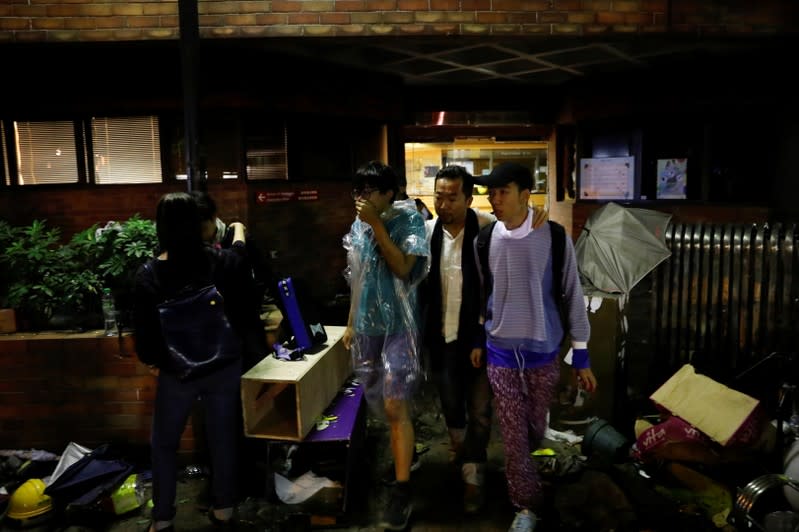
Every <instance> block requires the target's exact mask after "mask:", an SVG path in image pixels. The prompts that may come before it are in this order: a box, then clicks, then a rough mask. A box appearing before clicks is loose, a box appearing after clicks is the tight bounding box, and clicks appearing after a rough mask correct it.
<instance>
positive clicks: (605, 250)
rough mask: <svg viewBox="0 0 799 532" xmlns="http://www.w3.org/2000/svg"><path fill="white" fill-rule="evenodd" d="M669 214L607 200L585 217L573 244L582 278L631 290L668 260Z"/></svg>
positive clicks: (595, 284) (596, 284)
mask: <svg viewBox="0 0 799 532" xmlns="http://www.w3.org/2000/svg"><path fill="white" fill-rule="evenodd" d="M670 219H671V215H670V214H665V213H662V212H659V211H652V210H647V209H629V208H625V207H622V206H621V205H618V204H616V203H607V204H606V205H603V206H602V207H601V208H599V209H597V210H596V211H595V212H594V213H593V214H592V215H591V216H590V217H589V218H588V220H587V221H586V223H585V228H584V229H583V232H582V233H581V234H580V236H579V238H578V239H577V242H576V243H575V245H574V249H575V252H576V253H577V266H578V268H579V270H580V275H581V276H582V277H583V280H584V281H586V282H587V283H589V284H590V285H591V286H592V287H593V288H596V289H598V290H601V291H603V292H610V293H623V294H629V293H630V290H632V288H633V287H634V286H635V285H636V284H638V282H639V281H640V280H641V279H643V278H644V277H645V276H646V274H648V273H649V272H651V271H652V270H653V269H655V267H656V266H657V265H658V264H660V263H661V262H663V261H664V260H666V259H667V258H668V257H669V255H671V252H670V251H669V249H668V248H667V247H666V242H665V232H666V226H667V225H668V223H669V220H670Z"/></svg>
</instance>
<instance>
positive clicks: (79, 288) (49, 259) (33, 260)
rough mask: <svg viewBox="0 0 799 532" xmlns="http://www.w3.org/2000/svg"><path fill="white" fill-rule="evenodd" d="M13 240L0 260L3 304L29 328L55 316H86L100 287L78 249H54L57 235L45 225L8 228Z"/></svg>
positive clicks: (44, 322)
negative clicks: (4, 267)
mask: <svg viewBox="0 0 799 532" xmlns="http://www.w3.org/2000/svg"><path fill="white" fill-rule="evenodd" d="M11 233H12V234H13V237H14V238H13V241H12V242H11V243H10V244H9V245H7V246H6V248H5V252H4V254H3V257H2V261H3V263H5V264H7V265H8V276H9V284H8V305H9V306H11V307H13V308H15V309H17V311H18V312H19V313H20V314H21V317H22V319H24V320H27V321H29V322H30V325H31V326H32V327H33V328H43V327H46V325H47V322H48V320H49V319H50V318H51V317H52V316H53V314H54V313H56V312H68V313H85V312H86V311H87V310H89V309H90V308H91V307H92V306H93V304H94V300H95V299H96V297H97V293H98V290H99V287H100V282H99V278H98V276H97V274H96V273H95V272H94V270H93V269H92V268H88V269H85V268H86V266H88V265H89V264H90V260H89V259H87V258H85V257H84V256H83V253H84V252H85V249H82V248H80V247H79V246H75V247H72V246H70V245H66V246H62V245H59V236H60V230H59V229H57V228H48V227H47V225H46V221H45V220H34V221H33V223H32V224H31V225H30V226H28V227H20V228H16V229H12V231H11Z"/></svg>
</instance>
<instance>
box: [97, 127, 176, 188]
mask: <svg viewBox="0 0 799 532" xmlns="http://www.w3.org/2000/svg"><path fill="white" fill-rule="evenodd" d="M91 127H92V155H93V160H94V182H95V183H96V184H98V185H111V184H117V185H118V184H132V183H160V182H161V140H160V136H159V132H158V117H156V116H134V117H123V118H92V124H91Z"/></svg>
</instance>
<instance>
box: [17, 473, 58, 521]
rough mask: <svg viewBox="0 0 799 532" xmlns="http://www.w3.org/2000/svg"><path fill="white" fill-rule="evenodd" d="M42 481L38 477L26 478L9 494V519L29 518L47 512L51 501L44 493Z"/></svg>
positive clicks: (51, 505)
mask: <svg viewBox="0 0 799 532" xmlns="http://www.w3.org/2000/svg"><path fill="white" fill-rule="evenodd" d="M44 488H45V485H44V482H42V480H41V479H38V478H32V479H30V480H26V481H25V482H24V483H23V484H22V485H21V486H20V487H18V488H17V489H16V491H14V493H13V494H12V495H11V499H9V501H8V513H7V514H6V516H7V517H10V518H11V519H29V518H31V517H36V516H37V515H42V514H44V513H47V512H49V511H50V510H51V509H52V508H53V501H52V499H50V496H49V495H45V494H44Z"/></svg>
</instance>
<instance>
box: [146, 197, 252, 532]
mask: <svg viewBox="0 0 799 532" xmlns="http://www.w3.org/2000/svg"><path fill="white" fill-rule="evenodd" d="M231 226H232V227H233V228H234V244H233V246H232V247H231V248H230V249H227V250H217V249H214V248H212V247H210V246H206V245H205V244H204V242H203V239H202V235H201V223H200V216H199V214H198V210H197V205H196V203H195V201H194V199H193V198H192V197H191V196H190V195H189V194H186V193H170V194H166V195H164V196H163V197H162V198H161V200H160V201H159V202H158V208H157V213H156V231H157V234H158V242H159V244H160V254H159V255H158V256H157V257H155V258H153V259H152V260H150V261H149V262H148V263H147V264H145V265H144V266H142V268H141V269H140V270H139V272H138V273H137V276H136V285H135V306H134V325H135V331H136V332H135V342H136V353H137V355H138V357H139V360H141V361H142V362H143V363H144V364H146V365H147V366H149V368H150V370H151V372H152V373H153V374H154V375H156V376H157V378H158V386H157V390H156V397H155V404H154V409H153V424H152V434H151V453H152V455H151V458H152V468H153V504H154V505H153V511H152V522H151V524H150V527H149V529H148V530H149V532H158V531H164V530H166V531H171V530H172V529H173V520H174V517H175V511H176V510H175V495H176V486H177V452H178V448H179V446H180V438H181V435H182V433H183V431H184V429H185V426H186V421H187V419H188V417H189V414H190V412H191V409H192V406H193V405H194V403H195V400H196V399H197V398H201V399H202V401H201V403H202V405H203V407H204V408H205V410H206V412H205V414H206V419H207V429H208V430H207V434H202V435H200V434H196V435H195V437H208V435H213V437H209V438H208V446H209V449H210V453H211V471H212V478H211V484H212V495H213V508H212V509H211V510H210V511H209V513H208V517H209V519H210V520H211V522H212V523H213V524H215V525H217V526H220V527H227V526H229V525H230V524H231V519H232V518H233V509H234V504H235V502H236V497H237V494H236V485H237V479H236V471H237V464H236V454H237V453H236V451H237V449H238V443H237V442H238V434H239V432H240V430H241V427H239V426H237V423H236V420H237V419H238V411H239V409H240V391H239V387H240V381H241V342H240V340H239V339H240V337H241V332H242V330H243V327H245V326H246V325H245V324H246V323H247V319H248V313H250V312H257V307H254V306H253V302H252V297H251V294H252V283H253V279H252V275H251V274H250V266H249V263H248V261H247V257H246V253H245V251H244V240H245V236H244V233H245V228H244V225H243V224H241V223H234V224H231ZM203 287H205V288H204V290H205V291H200V290H198V289H203ZM209 290H210V294H211V295H210V296H209V295H208V294H209ZM196 294H201V295H202V297H211V299H210V300H209V301H210V303H207V304H206V305H205V307H203V308H204V309H208V312H205V311H204V310H202V311H199V312H198V311H196V310H192V312H191V313H192V314H193V316H185V317H184V316H182V315H181V314H179V312H180V309H181V308H183V309H184V311H185V309H186V308H187V307H186V305H190V304H192V303H187V301H189V300H190V298H189V297H188V296H189V295H190V296H191V297H195V296H196ZM197 297H199V296H197ZM191 301H194V300H191ZM220 306H221V307H222V308H223V309H224V313H221V312H218V313H216V314H212V312H214V311H215V310H218V309H219V308H220ZM198 314H207V316H206V320H210V321H205V325H204V326H203V328H202V329H201V330H197V329H198V328H197V322H198V320H199V319H200V316H198ZM181 328H182V329H183V330H182V331H181ZM231 329H232V333H231ZM209 332H210V335H211V336H210V337H208V336H204V337H203V338H202V342H198V341H197V339H198V337H199V336H203V335H208V334H209ZM208 344H212V345H211V346H210V347H211V349H210V350H209V349H208V347H209V346H208ZM206 351H207V352H206ZM196 370H199V371H196Z"/></svg>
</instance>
